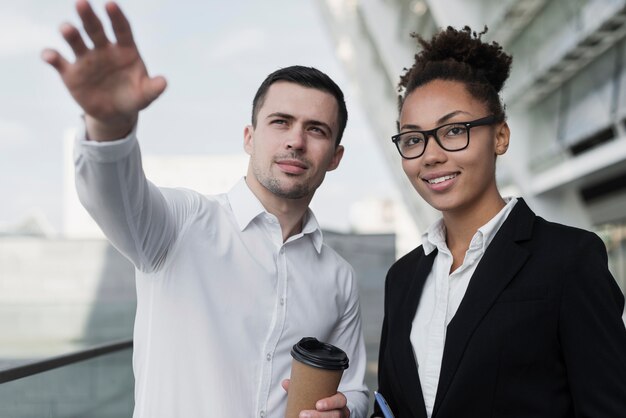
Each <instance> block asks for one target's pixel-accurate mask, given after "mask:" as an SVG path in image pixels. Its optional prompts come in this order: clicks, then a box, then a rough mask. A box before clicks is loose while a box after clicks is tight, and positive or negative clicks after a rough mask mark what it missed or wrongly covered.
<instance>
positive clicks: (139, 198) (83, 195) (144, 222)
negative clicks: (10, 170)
mask: <svg viewBox="0 0 626 418" xmlns="http://www.w3.org/2000/svg"><path fill="white" fill-rule="evenodd" d="M74 166H75V172H76V190H77V192H78V198H79V199H80V202H81V203H82V205H83V206H84V207H85V209H86V210H87V211H88V212H89V214H90V215H91V217H92V218H93V219H94V220H95V221H96V223H97V224H98V225H99V226H100V228H101V229H102V231H103V232H104V234H105V235H106V236H107V238H108V239H109V240H110V241H111V243H112V244H113V245H114V246H115V247H116V248H117V249H118V250H119V251H120V252H121V253H122V254H124V255H125V256H126V257H127V258H128V259H129V260H130V261H131V262H132V263H133V264H134V265H135V267H136V268H137V269H139V270H141V271H144V272H150V271H154V270H156V269H157V268H158V267H159V265H160V264H161V263H162V262H163V260H164V259H165V256H166V254H167V250H168V247H169V245H170V244H171V243H172V242H173V241H174V239H175V236H176V232H175V231H176V229H175V221H174V219H172V216H171V215H170V213H169V211H168V204H167V202H166V200H165V198H164V196H163V194H162V193H161V192H160V190H159V189H158V188H157V187H156V186H155V185H153V184H152V183H150V182H149V181H148V180H147V179H146V176H145V174H144V172H143V168H142V164H141V153H140V150H139V144H138V142H137V136H136V126H135V128H134V129H133V131H132V132H131V133H130V134H129V135H128V136H127V137H126V138H122V139H119V140H116V141H108V142H96V141H89V140H87V139H86V134H85V129H84V126H83V129H82V131H81V132H79V133H78V135H77V138H76V144H75V152H74Z"/></svg>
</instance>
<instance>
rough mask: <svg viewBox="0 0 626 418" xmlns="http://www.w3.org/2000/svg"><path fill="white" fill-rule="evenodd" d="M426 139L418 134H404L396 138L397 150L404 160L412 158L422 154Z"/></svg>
mask: <svg viewBox="0 0 626 418" xmlns="http://www.w3.org/2000/svg"><path fill="white" fill-rule="evenodd" d="M425 143H426V138H425V137H424V134H422V133H420V132H405V133H403V134H400V136H399V137H398V142H397V144H398V149H399V150H400V154H402V155H403V156H404V157H405V158H412V157H417V156H418V155H421V154H422V152H424V144H425Z"/></svg>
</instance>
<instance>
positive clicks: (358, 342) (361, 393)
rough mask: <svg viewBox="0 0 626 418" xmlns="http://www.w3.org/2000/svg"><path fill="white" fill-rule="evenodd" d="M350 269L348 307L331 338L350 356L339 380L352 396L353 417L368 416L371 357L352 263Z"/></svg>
mask: <svg viewBox="0 0 626 418" xmlns="http://www.w3.org/2000/svg"><path fill="white" fill-rule="evenodd" d="M349 271H350V273H349V280H348V281H347V283H348V286H349V288H348V290H347V294H348V300H347V301H346V303H345V307H346V309H345V311H344V314H343V316H342V318H341V320H340V321H339V324H338V326H337V327H336V329H335V331H334V332H333V336H332V338H331V341H332V344H334V345H336V346H337V347H341V348H342V349H343V350H344V351H345V352H346V354H347V355H348V359H349V360H350V366H349V367H348V369H346V371H345V372H344V374H343V377H342V379H341V382H340V384H339V391H340V392H342V393H343V394H344V395H345V396H346V398H347V400H348V408H349V409H350V417H352V418H363V417H366V416H367V411H368V406H369V405H368V402H369V395H368V389H367V386H366V385H365V382H364V381H365V367H366V364H367V359H366V354H365V343H364V341H363V332H362V330H361V312H360V307H359V293H358V286H357V283H356V280H355V277H354V270H353V269H352V268H351V267H350V269H349Z"/></svg>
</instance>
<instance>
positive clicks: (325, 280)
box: [75, 131, 368, 418]
mask: <svg viewBox="0 0 626 418" xmlns="http://www.w3.org/2000/svg"><path fill="white" fill-rule="evenodd" d="M75 165H76V185H77V189H78V193H79V197H80V199H81V202H82V203H83V205H84V206H85V207H86V208H87V209H88V211H89V212H90V213H91V215H92V216H93V218H94V219H95V220H96V221H97V222H98V224H99V225H100V227H101V228H102V230H103V231H104V232H105V234H106V235H107V237H108V238H109V239H110V240H111V242H112V243H113V245H115V247H116V248H117V249H118V250H120V252H122V253H123V254H124V255H125V256H126V257H128V258H129V259H130V260H131V261H132V262H133V264H134V265H135V267H136V286H137V314H136V319H135V330H134V354H133V369H134V373H135V380H136V383H135V411H134V415H133V416H134V417H135V418H161V417H162V418H176V417H180V418H196V417H232V418H248V417H259V418H265V417H271V418H283V417H284V413H285V405H286V393H285V391H284V390H283V388H282V387H281V385H280V382H281V381H282V380H283V379H285V378H288V377H289V374H290V367H291V360H292V359H291V355H290V350H291V347H292V346H293V345H294V344H295V343H296V342H298V341H299V340H300V338H302V337H305V336H313V337H317V338H318V339H319V340H321V341H325V342H329V343H331V344H334V345H336V346H338V347H340V348H342V349H343V350H344V351H346V353H347V354H348V357H349V359H350V366H349V368H348V369H347V370H346V371H345V373H344V377H343V379H342V381H341V384H340V387H339V390H340V391H342V392H343V393H344V394H345V395H346V397H347V398H348V406H349V408H350V409H351V411H352V416H354V417H363V416H365V414H366V412H367V407H368V395H367V388H366V387H365V385H364V383H363V378H364V373H365V361H366V360H365V348H364V344H363V337H362V333H361V320H360V313H359V303H358V289H357V283H356V281H355V279H354V273H353V270H352V268H351V266H350V265H349V264H348V263H347V262H346V261H345V260H343V259H342V258H341V257H340V256H339V255H337V253H335V252H334V251H333V250H332V249H331V248H329V247H327V246H326V245H325V244H324V243H323V241H322V232H321V230H320V228H319V225H318V223H317V221H316V219H315V217H314V216H313V214H312V212H310V211H309V212H308V213H307V215H306V219H305V222H304V226H303V228H302V233H300V234H297V235H295V236H292V237H290V238H289V239H288V240H287V241H286V242H283V239H282V231H281V228H280V225H279V223H278V220H277V219H276V217H274V216H273V215H271V214H269V213H267V212H266V211H265V210H264V208H263V206H262V205H261V203H260V202H259V201H258V199H257V198H256V197H255V196H254V194H253V193H252V192H251V191H250V189H249V188H248V187H247V184H246V183H245V180H243V179H242V180H241V181H240V182H239V183H237V184H236V185H235V186H234V188H233V189H232V190H231V191H230V192H229V193H228V194H221V195H217V196H205V195H201V194H199V193H197V192H194V191H191V190H184V189H159V188H157V187H156V186H154V185H153V184H151V183H150V182H148V181H147V180H146V179H145V176H144V173H143V170H142V167H141V156H140V151H139V145H138V142H137V139H136V136H135V132H134V131H133V132H132V133H131V134H130V135H129V136H128V137H126V138H124V139H121V140H119V141H113V142H106V143H98V142H92V141H87V140H85V137H84V133H83V134H82V135H79V138H78V140H77V146H76V153H75Z"/></svg>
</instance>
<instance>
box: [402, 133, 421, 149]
mask: <svg viewBox="0 0 626 418" xmlns="http://www.w3.org/2000/svg"><path fill="white" fill-rule="evenodd" d="M422 141H423V138H422V137H421V136H417V135H411V136H407V137H406V138H405V139H404V141H402V142H403V143H404V145H405V146H409V147H410V146H412V145H417V144H419V143H421V142H422Z"/></svg>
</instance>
